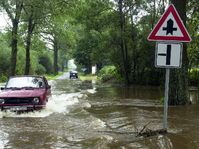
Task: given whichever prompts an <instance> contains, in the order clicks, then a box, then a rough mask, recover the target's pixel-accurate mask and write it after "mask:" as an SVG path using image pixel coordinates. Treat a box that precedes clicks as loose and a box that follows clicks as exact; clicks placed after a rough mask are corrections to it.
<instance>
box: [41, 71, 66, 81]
mask: <svg viewBox="0 0 199 149" xmlns="http://www.w3.org/2000/svg"><path fill="white" fill-rule="evenodd" d="M63 73H64V72H59V73H58V74H57V75H53V74H45V75H44V76H45V77H46V78H47V79H48V80H55V79H57V78H58V77H60V76H61V75H63Z"/></svg>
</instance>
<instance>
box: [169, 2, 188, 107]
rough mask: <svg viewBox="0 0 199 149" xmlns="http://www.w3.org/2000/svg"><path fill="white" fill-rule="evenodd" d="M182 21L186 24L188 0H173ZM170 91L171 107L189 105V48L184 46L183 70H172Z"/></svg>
mask: <svg viewBox="0 0 199 149" xmlns="http://www.w3.org/2000/svg"><path fill="white" fill-rule="evenodd" d="M171 2H172V3H173V4H174V6H175V7H176V9H177V11H178V13H179V15H180V17H181V19H182V20H183V22H184V24H186V3H187V2H186V0H172V1H171ZM170 76H171V79H170V80H171V81H170V89H169V104H170V105H185V104H187V103H189V97H188V56H187V46H186V44H184V45H183V58H182V68H180V69H172V71H171V75H170Z"/></svg>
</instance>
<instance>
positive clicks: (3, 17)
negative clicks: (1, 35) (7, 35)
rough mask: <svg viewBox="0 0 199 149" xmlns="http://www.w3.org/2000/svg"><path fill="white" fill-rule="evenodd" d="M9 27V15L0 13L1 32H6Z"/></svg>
mask: <svg viewBox="0 0 199 149" xmlns="http://www.w3.org/2000/svg"><path fill="white" fill-rule="evenodd" d="M8 25H9V19H8V16H7V14H6V13H5V12H4V13H3V12H0V31H1V30H4V29H5V27H6V26H8Z"/></svg>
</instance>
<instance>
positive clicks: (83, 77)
mask: <svg viewBox="0 0 199 149" xmlns="http://www.w3.org/2000/svg"><path fill="white" fill-rule="evenodd" d="M79 78H80V80H82V81H85V80H97V76H96V75H92V74H87V75H83V74H81V73H80V74H79Z"/></svg>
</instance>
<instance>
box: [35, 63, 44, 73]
mask: <svg viewBox="0 0 199 149" xmlns="http://www.w3.org/2000/svg"><path fill="white" fill-rule="evenodd" d="M35 72H36V74H38V75H42V74H45V73H46V68H45V67H44V66H43V65H41V64H39V65H37V68H36V70H35Z"/></svg>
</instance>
